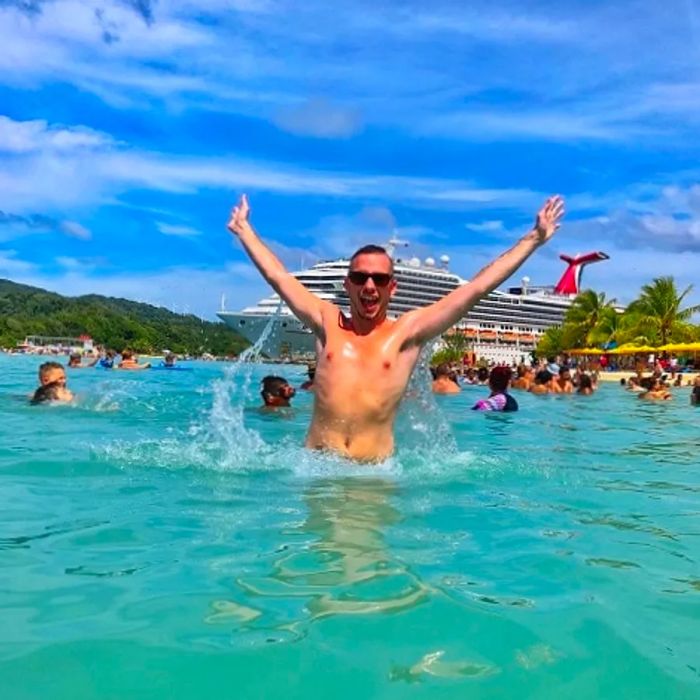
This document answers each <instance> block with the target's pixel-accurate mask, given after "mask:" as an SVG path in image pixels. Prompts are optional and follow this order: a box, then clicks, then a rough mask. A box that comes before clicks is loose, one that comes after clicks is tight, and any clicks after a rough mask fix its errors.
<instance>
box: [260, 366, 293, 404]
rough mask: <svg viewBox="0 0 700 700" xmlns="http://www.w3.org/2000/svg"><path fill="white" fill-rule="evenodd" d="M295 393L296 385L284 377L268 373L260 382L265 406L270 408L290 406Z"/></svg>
mask: <svg viewBox="0 0 700 700" xmlns="http://www.w3.org/2000/svg"><path fill="white" fill-rule="evenodd" d="M294 394H296V391H295V390H294V387H293V386H291V385H290V384H289V382H288V381H287V380H286V379H285V378H284V377H277V376H275V375H272V374H268V375H267V377H263V380H262V382H261V383H260V396H262V399H263V401H264V402H265V406H267V407H270V408H281V407H286V406H289V405H290V404H289V401H290V399H291V398H292V397H293V396H294Z"/></svg>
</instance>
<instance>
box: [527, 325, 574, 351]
mask: <svg viewBox="0 0 700 700" xmlns="http://www.w3.org/2000/svg"><path fill="white" fill-rule="evenodd" d="M569 347H575V346H567V345H566V344H565V329H564V327H563V326H553V327H552V328H548V329H547V330H546V331H545V332H544V335H543V336H542V337H541V338H540V341H539V343H537V347H536V348H535V355H536V356H537V357H552V356H555V355H559V354H560V353H562V352H563V351H564V350H567V349H568V348H569Z"/></svg>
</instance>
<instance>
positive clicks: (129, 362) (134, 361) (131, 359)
mask: <svg viewBox="0 0 700 700" xmlns="http://www.w3.org/2000/svg"><path fill="white" fill-rule="evenodd" d="M150 366H151V363H150V362H148V363H146V364H142V365H140V364H139V358H138V357H136V355H134V353H133V352H131V350H122V361H121V362H120V363H119V364H118V365H117V369H149V368H150Z"/></svg>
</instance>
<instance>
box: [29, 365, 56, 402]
mask: <svg viewBox="0 0 700 700" xmlns="http://www.w3.org/2000/svg"><path fill="white" fill-rule="evenodd" d="M54 364H57V363H54ZM59 388H60V387H59V385H58V383H57V382H52V383H51V384H47V385H46V386H40V387H39V388H38V389H37V390H36V391H35V392H34V396H32V403H33V404H38V403H44V402H45V401H57V400H58V398H59Z"/></svg>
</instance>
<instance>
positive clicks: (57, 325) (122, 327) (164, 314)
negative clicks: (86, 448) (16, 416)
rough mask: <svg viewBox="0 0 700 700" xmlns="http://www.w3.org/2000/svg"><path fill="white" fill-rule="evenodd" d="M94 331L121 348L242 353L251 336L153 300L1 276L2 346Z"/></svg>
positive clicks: (99, 339)
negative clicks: (68, 291) (62, 290)
mask: <svg viewBox="0 0 700 700" xmlns="http://www.w3.org/2000/svg"><path fill="white" fill-rule="evenodd" d="M84 333H85V334H87V335H90V336H92V338H93V339H94V340H95V342H96V343H98V344H100V345H105V346H107V347H109V348H114V349H115V350H117V351H119V350H122V349H123V348H131V349H133V350H136V351H137V352H142V353H143V352H161V351H162V350H163V349H164V348H168V349H169V350H172V351H173V352H177V353H187V354H201V353H203V352H209V353H212V354H213V355H230V354H237V353H239V352H240V351H241V350H243V349H244V348H245V347H246V346H247V345H249V343H248V341H247V340H245V339H244V338H243V337H241V336H240V335H238V334H237V333H235V332H234V331H232V330H231V329H229V328H228V327H227V326H226V325H225V324H223V323H211V322H209V321H203V320H202V319H200V318H198V317H197V316H193V315H191V314H190V315H182V314H175V313H173V312H172V311H168V310H167V309H163V308H161V307H157V306H151V305H150V304H141V303H139V302H135V301H129V300H128V299H117V298H114V297H103V296H99V295H97V294H89V295H86V296H81V297H64V296H61V295H60V294H55V293H54V292H47V291H46V290H45V289H39V288H38V287H29V286H27V285H24V284H16V283H15V282H11V281H10V280H6V279H0V347H13V346H15V345H16V344H17V343H18V342H21V341H22V340H24V338H25V337H26V336H27V335H53V336H80V335H82V334H84Z"/></svg>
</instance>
